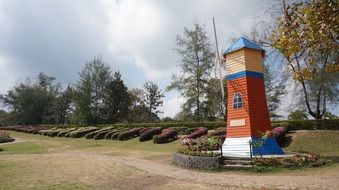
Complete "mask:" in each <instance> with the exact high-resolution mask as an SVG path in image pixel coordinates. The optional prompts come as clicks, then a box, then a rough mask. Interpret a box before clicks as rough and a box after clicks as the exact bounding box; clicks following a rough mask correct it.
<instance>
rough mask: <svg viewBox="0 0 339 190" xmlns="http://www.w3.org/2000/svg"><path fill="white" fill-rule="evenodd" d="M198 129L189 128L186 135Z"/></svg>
mask: <svg viewBox="0 0 339 190" xmlns="http://www.w3.org/2000/svg"><path fill="white" fill-rule="evenodd" d="M196 130H198V128H187V129H186V131H185V133H184V135H190V134H191V133H193V132H195V131H196Z"/></svg>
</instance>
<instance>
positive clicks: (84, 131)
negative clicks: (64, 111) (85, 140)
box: [70, 127, 99, 138]
mask: <svg viewBox="0 0 339 190" xmlns="http://www.w3.org/2000/svg"><path fill="white" fill-rule="evenodd" d="M98 129H99V128H97V127H84V128H79V129H77V130H76V131H72V132H70V137H71V138H82V137H84V136H85V135H86V134H87V133H90V132H93V131H96V130H98Z"/></svg>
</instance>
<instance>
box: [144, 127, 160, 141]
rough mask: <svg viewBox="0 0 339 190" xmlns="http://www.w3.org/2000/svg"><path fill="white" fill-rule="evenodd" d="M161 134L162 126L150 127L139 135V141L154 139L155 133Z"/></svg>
mask: <svg viewBox="0 0 339 190" xmlns="http://www.w3.org/2000/svg"><path fill="white" fill-rule="evenodd" d="M160 134H161V128H160V127H158V128H150V129H147V130H144V131H141V132H140V137H139V141H140V142H143V141H148V140H152V139H153V136H155V135H160Z"/></svg>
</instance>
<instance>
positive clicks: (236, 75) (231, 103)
mask: <svg viewBox="0 0 339 190" xmlns="http://www.w3.org/2000/svg"><path fill="white" fill-rule="evenodd" d="M224 57H225V59H226V68H227V88H228V89H227V90H228V102H227V103H228V106H227V135H226V140H225V142H224V144H223V147H222V151H223V156H229V157H250V156H251V151H252V155H279V154H284V152H283V151H282V149H281V148H280V146H279V145H278V144H277V142H276V140H275V139H274V138H268V139H266V141H265V142H264V144H263V145H262V146H260V145H259V144H256V143H252V145H253V144H256V145H254V146H252V147H251V146H250V141H252V142H259V141H260V140H261V137H262V132H265V131H267V130H271V129H272V127H271V121H270V117H269V113H268V108H267V104H266V97H265V84H264V77H263V73H264V67H263V57H264V50H263V49H262V48H261V47H260V46H258V45H257V44H255V43H253V42H251V41H250V40H248V39H246V38H244V37H241V38H240V39H238V41H237V42H235V43H234V44H233V45H231V47H229V48H228V49H227V50H226V51H225V52H224Z"/></svg>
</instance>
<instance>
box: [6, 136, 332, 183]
mask: <svg viewBox="0 0 339 190" xmlns="http://www.w3.org/2000/svg"><path fill="white" fill-rule="evenodd" d="M10 134H11V136H12V137H14V138H16V139H17V140H18V142H17V143H12V144H2V145H0V146H1V147H2V148H3V149H4V151H2V152H1V153H0V169H1V172H0V178H1V179H2V183H1V184H0V189H1V188H3V189H9V188H10V189H23V188H25V189H46V188H56V189H76V188H80V189H92V188H95V189H107V188H117V189H121V188H125V187H134V188H138V187H139V188H140V189H147V188H149V189H171V188H174V187H176V188H178V189H181V188H182V189H187V188H189V187H190V188H192V187H193V188H194V187H195V188H197V189H204V188H210V189H220V188H222V187H224V186H223V185H226V184H229V183H231V184H232V183H235V184H234V185H236V186H238V187H241V186H243V185H244V184H239V183H237V180H232V181H224V180H221V178H227V177H228V176H232V177H233V178H234V179H237V178H239V179H247V183H245V185H246V186H247V187H258V186H255V185H253V179H254V178H253V176H252V175H255V176H256V177H255V179H256V180H260V179H261V177H260V175H259V176H258V175H257V174H256V173H253V172H252V171H248V172H245V171H232V172H230V171H223V172H220V173H218V176H219V177H217V176H215V173H214V172H212V173H210V172H207V171H203V172H198V171H190V172H189V173H191V174H192V175H195V176H196V177H195V178H190V177H189V176H190V175H191V174H188V173H187V170H185V169H182V168H180V167H177V166H174V165H173V164H172V155H173V153H174V152H176V151H177V149H178V147H179V146H181V142H180V141H178V140H176V141H172V142H169V143H166V144H155V143H153V142H152V140H149V141H145V142H140V141H139V138H137V137H136V138H132V139H129V140H125V141H120V140H104V139H103V140H89V139H86V138H64V137H59V138H58V137H54V138H51V137H48V136H44V135H38V134H29V133H21V132H10ZM290 135H291V138H292V139H293V140H292V142H291V143H290V144H289V145H288V146H287V147H286V148H285V150H286V151H293V152H295V151H298V152H313V153H315V154H320V155H321V156H325V157H327V158H329V159H331V160H333V162H332V163H330V164H329V165H328V166H325V167H320V168H319V167H306V168H305V167H304V168H303V169H298V170H286V169H279V170H270V171H271V172H273V173H271V172H269V173H266V174H265V176H266V177H262V180H265V181H267V180H268V179H269V181H272V183H271V182H266V183H265V184H266V185H265V187H266V188H270V187H275V186H276V185H277V184H278V185H279V184H282V183H290V182H291V181H292V182H293V183H294V184H293V185H292V186H291V187H295V188H302V187H304V188H306V187H321V185H324V183H329V185H335V184H336V183H337V182H336V181H337V180H335V179H334V178H335V176H337V175H338V169H339V164H338V163H339V160H338V157H339V151H338V150H339V147H338V146H339V145H338V143H337V142H338V136H339V132H338V131H331V130H330V131H316V130H315V131H303V130H301V131H292V132H290V133H289V134H288V136H290ZM179 137H182V136H181V135H179ZM204 138H206V137H204ZM277 171H279V172H278V173H277ZM60 174H62V175H60ZM147 176H149V177H147ZM251 176H252V177H251ZM282 176H290V177H289V179H288V180H287V179H286V178H285V177H282ZM250 178H252V179H250ZM306 178H307V180H306ZM318 178H324V179H326V180H325V181H324V180H323V181H319V179H318ZM137 179H142V180H137ZM206 179H209V181H208V182H206ZM158 180H160V181H162V183H158V182H157V181H158ZM218 180H219V181H218ZM309 180H314V181H312V182H310V181H309ZM273 181H275V182H273ZM210 183H213V184H214V185H213V184H210ZM315 183H317V184H318V186H317V185H316V184H315ZM127 184H129V185H127ZM177 186H179V187H177ZM246 186H245V187H246Z"/></svg>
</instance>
